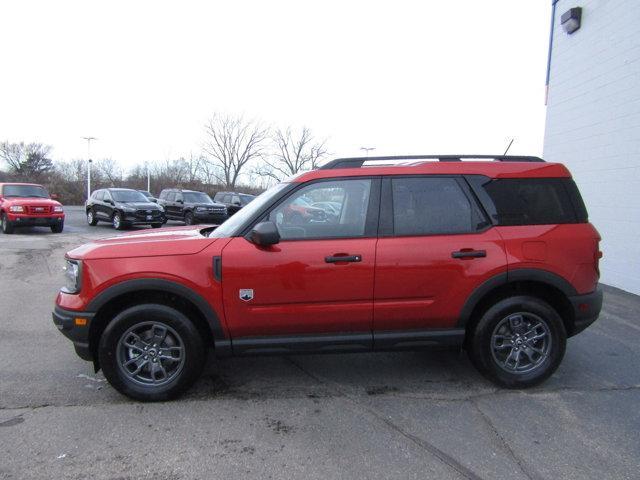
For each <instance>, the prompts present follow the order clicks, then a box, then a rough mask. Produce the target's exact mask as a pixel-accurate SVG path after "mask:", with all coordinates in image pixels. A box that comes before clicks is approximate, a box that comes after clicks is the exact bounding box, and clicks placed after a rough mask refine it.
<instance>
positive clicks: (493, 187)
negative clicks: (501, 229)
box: [481, 178, 587, 226]
mask: <svg viewBox="0 0 640 480" xmlns="http://www.w3.org/2000/svg"><path fill="white" fill-rule="evenodd" d="M485 180H488V179H485ZM481 188H482V189H483V190H484V192H485V193H486V196H487V197H488V199H490V205H489V206H488V210H490V211H489V214H490V216H491V217H492V218H493V219H494V220H495V221H496V223H497V224H498V225H505V226H509V225H554V224H562V223H580V222H586V221H587V218H586V210H585V208H584V204H583V203H582V199H581V198H580V194H579V192H578V189H577V187H576V186H575V183H574V182H573V180H571V179H565V178H504V179H495V180H488V181H486V182H484V183H483V184H482V187H481Z"/></svg>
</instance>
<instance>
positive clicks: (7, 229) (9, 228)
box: [0, 213, 13, 235]
mask: <svg viewBox="0 0 640 480" xmlns="http://www.w3.org/2000/svg"><path fill="white" fill-rule="evenodd" d="M0 223H2V233H6V234H7V235H9V234H11V233H13V225H12V224H11V222H10V221H8V220H7V216H6V215H5V214H4V213H3V214H2V215H0Z"/></svg>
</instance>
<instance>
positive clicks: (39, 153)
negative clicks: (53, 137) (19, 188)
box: [0, 142, 53, 178]
mask: <svg viewBox="0 0 640 480" xmlns="http://www.w3.org/2000/svg"><path fill="white" fill-rule="evenodd" d="M50 152H51V146H50V145H44V144H42V143H29V144H25V143H24V142H20V143H9V142H2V143H0V159H2V160H3V161H4V162H5V163H6V164H7V165H8V166H9V169H10V170H11V171H12V172H13V173H16V174H18V175H21V176H24V177H27V178H33V177H35V178H38V177H39V176H40V175H42V174H43V173H47V172H49V171H51V170H53V162H52V161H51V159H50V158H49V153H50Z"/></svg>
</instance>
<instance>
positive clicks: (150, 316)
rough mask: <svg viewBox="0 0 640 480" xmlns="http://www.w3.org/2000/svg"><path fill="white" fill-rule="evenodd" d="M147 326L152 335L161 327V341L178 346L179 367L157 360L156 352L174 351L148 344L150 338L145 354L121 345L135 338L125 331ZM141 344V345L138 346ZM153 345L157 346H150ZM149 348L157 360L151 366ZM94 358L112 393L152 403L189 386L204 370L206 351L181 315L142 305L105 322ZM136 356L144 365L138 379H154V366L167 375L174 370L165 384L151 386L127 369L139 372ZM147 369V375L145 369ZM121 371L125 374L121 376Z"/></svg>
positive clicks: (141, 350)
mask: <svg viewBox="0 0 640 480" xmlns="http://www.w3.org/2000/svg"><path fill="white" fill-rule="evenodd" d="M149 324H151V325H152V327H151V328H152V331H153V332H156V331H160V332H161V328H165V332H166V333H165V342H166V341H168V340H171V339H173V341H174V342H173V345H182V350H181V352H182V355H183V357H182V359H180V361H179V362H180V365H179V366H178V365H176V363H177V361H176V362H173V361H166V360H165V363H163V360H162V359H165V358H167V357H166V356H165V357H161V358H160V357H157V355H158V352H159V353H160V354H162V353H163V352H162V349H165V350H164V354H165V355H166V354H167V352H168V351H169V350H171V349H172V348H174V349H175V348H177V347H175V346H174V347H171V346H167V345H165V344H164V343H162V342H160V343H159V344H154V343H151V342H153V338H148V337H147V340H146V341H148V342H150V343H149V344H147V345H149V349H148V350H146V351H143V349H142V348H137V347H134V348H133V349H129V348H128V347H125V346H124V345H125V344H126V343H125V340H127V338H128V339H129V341H131V339H133V338H135V337H134V336H133V334H132V336H131V337H128V335H129V333H128V332H130V331H132V329H137V328H139V329H142V330H138V331H144V329H145V328H147V327H148V326H149ZM157 325H161V326H162V327H161V328H160V329H156V328H155V326H157ZM123 338H124V340H123ZM141 338H143V337H142V336H139V337H138V339H141ZM158 338H160V337H158ZM176 338H177V341H176ZM144 344H145V343H144V342H143V343H141V344H140V345H141V346H142V345H144ZM153 345H158V346H157V347H153ZM153 349H156V351H155V352H154V353H153V355H156V357H155V358H156V359H157V363H155V364H151V363H150V362H151V360H149V359H148V358H147V357H149V356H152V353H151V352H152V350H153ZM138 351H139V352H140V353H139V354H138V353H137V352H138ZM132 352H133V353H132ZM147 352H148V353H147ZM127 355H129V356H127ZM98 357H99V360H100V365H101V366H102V370H103V372H104V376H105V377H106V379H107V380H108V381H109V383H110V384H111V385H112V386H113V387H114V388H115V389H116V390H118V391H119V392H120V393H122V394H123V395H126V396H128V397H130V398H133V399H136V400H141V401H144V402H155V401H163V400H170V399H173V398H176V397H178V396H179V395H181V394H182V393H183V392H185V391H186V390H187V389H188V388H189V387H191V385H193V383H194V382H195V381H196V380H197V379H198V377H199V376H200V374H201V372H202V368H203V367H204V364H205V360H206V350H205V347H204V344H203V340H202V336H201V335H200V332H199V331H198V329H197V328H196V327H195V325H194V324H193V323H191V321H190V320H189V319H188V318H187V317H186V316H185V315H184V314H183V313H182V312H179V311H178V310H175V309H173V308H171V307H168V306H166V305H160V304H142V305H136V306H134V307H130V308H128V309H126V310H124V311H122V312H120V313H119V314H118V315H116V317H115V318H114V319H113V320H112V321H111V322H110V323H109V325H108V326H107V328H106V329H105V331H104V333H103V334H102V337H100V342H99V346H98ZM140 357H143V359H142V360H140V362H141V363H143V362H144V363H145V365H144V366H142V370H141V371H140V373H139V374H138V376H141V377H145V375H147V376H148V377H151V378H155V377H154V374H153V373H152V372H151V370H153V369H156V368H158V367H156V366H154V365H161V366H162V368H163V370H166V372H170V368H175V371H174V372H173V373H172V374H170V375H169V374H168V373H167V377H166V378H165V379H164V381H165V383H162V384H158V385H156V384H153V383H151V382H153V380H151V379H145V378H142V379H139V378H137V377H132V374H133V373H134V372H131V371H130V370H127V369H134V370H136V369H139V368H140V367H141V365H140V364H138V363H137V362H138V360H136V359H138V358H140ZM127 359H128V360H127ZM132 360H136V362H134V363H133V364H131V365H129V366H128V367H125V366H123V363H127V362H129V363H130V362H131V361H132ZM147 368H148V369H149V372H147V371H146V370H145V369H147ZM125 370H126V371H128V372H129V373H128V374H127V373H125ZM166 372H165V373H166Z"/></svg>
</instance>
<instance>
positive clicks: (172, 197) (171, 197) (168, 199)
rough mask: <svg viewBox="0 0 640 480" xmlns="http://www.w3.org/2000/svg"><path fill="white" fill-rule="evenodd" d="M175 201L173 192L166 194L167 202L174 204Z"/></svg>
mask: <svg viewBox="0 0 640 480" xmlns="http://www.w3.org/2000/svg"><path fill="white" fill-rule="evenodd" d="M175 199H176V194H175V192H169V193H167V202H174V201H175Z"/></svg>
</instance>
